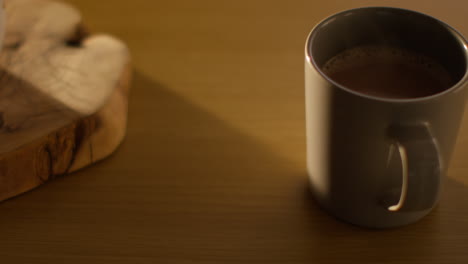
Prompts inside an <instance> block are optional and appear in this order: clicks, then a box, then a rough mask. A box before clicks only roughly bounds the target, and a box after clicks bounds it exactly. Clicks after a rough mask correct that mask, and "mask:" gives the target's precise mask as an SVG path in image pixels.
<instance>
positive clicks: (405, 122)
mask: <svg viewBox="0 0 468 264" xmlns="http://www.w3.org/2000/svg"><path fill="white" fill-rule="evenodd" d="M368 44H369V45H380V44H385V45H390V46H398V47H402V48H405V49H408V50H412V51H415V52H418V53H421V54H424V55H426V56H428V57H431V58H433V59H434V60H436V61H437V62H439V63H440V64H441V65H442V66H443V67H444V68H445V69H446V70H447V71H448V73H449V74H450V76H451V77H452V78H453V79H454V80H456V83H455V84H454V85H453V86H452V87H450V88H449V89H445V90H443V91H441V92H439V93H437V94H434V95H430V96H425V97H419V98H411V99H392V98H386V97H379V96H372V95H369V94H364V93H361V92H357V91H354V90H350V89H348V88H347V87H344V86H342V85H340V84H338V83H337V82H335V81H334V80H333V79H331V78H330V77H328V76H327V74H326V73H325V72H324V71H323V68H322V67H323V66H324V64H325V63H326V62H327V61H328V60H330V59H331V58H332V57H334V56H335V55H337V54H339V53H340V52H342V51H344V50H347V49H350V48H353V47H357V46H360V45H368ZM467 57H468V55H467V42H466V41H465V39H464V38H463V37H462V35H461V34H460V33H458V32H457V31H456V30H454V29H453V28H452V27H450V26H448V25H447V24H445V23H443V22H441V21H439V20H437V19H435V18H433V17H430V16H428V15H425V14H422V13H419V12H415V11H410V10H405V9H399V8H389V7H366V8H357V9H352V10H348V11H344V12H341V13H338V14H335V15H333V16H331V17H329V18H326V19H325V20H323V21H322V22H320V23H319V24H318V25H317V26H316V27H315V28H314V29H313V30H312V32H311V33H310V35H309V37H308V39H307V43H306V56H305V58H306V60H305V90H306V91H305V92H306V124H307V167H308V174H309V178H310V183H311V187H312V191H313V193H314V195H315V197H316V199H317V201H318V202H319V204H320V205H321V206H322V207H323V208H325V210H327V211H328V212H330V213H331V214H333V215H335V216H336V217H338V218H340V219H342V220H345V221H348V222H350V223H353V224H356V225H360V226H365V227H372V228H385V227H394V226H401V225H405V224H409V223H412V222H415V221H417V220H418V219H420V218H422V217H423V216H425V215H426V214H428V213H429V212H430V211H431V209H432V208H433V207H434V205H435V204H436V203H437V201H438V198H439V193H440V187H441V180H442V179H443V177H444V174H445V173H446V171H447V164H449V161H450V158H451V155H452V152H453V149H454V144H455V141H456V138H457V134H458V130H459V127H460V123H461V120H462V115H463V112H464V107H465V101H466V91H467V87H468V85H467V61H468V59H467ZM389 160H392V162H390V164H389Z"/></svg>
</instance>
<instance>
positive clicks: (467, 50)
mask: <svg viewBox="0 0 468 264" xmlns="http://www.w3.org/2000/svg"><path fill="white" fill-rule="evenodd" d="M366 9H367V10H369V9H374V10H379V9H386V10H396V11H400V12H401V11H405V12H411V13H414V14H417V15H421V16H425V17H427V18H429V19H432V20H434V21H436V22H438V23H440V25H442V26H443V27H444V28H445V29H446V30H447V31H448V32H449V33H450V34H451V35H453V36H454V37H455V38H456V39H457V40H458V42H459V44H460V48H461V49H462V51H463V54H464V59H465V65H466V67H465V73H464V75H463V77H462V78H461V79H460V80H459V81H458V82H456V83H455V84H453V85H452V86H450V87H449V88H447V89H445V90H443V91H442V92H439V93H436V94H432V95H428V96H422V97H415V98H387V97H380V96H374V95H370V94H366V93H362V92H358V91H355V90H352V89H349V88H347V87H346V86H344V85H341V84H339V83H338V82H336V81H335V80H333V79H332V78H330V77H329V76H328V75H327V74H325V72H323V71H322V69H321V68H320V67H319V66H318V65H317V62H316V61H315V59H314V57H313V56H312V43H313V41H312V40H314V38H315V36H316V34H317V31H318V29H319V28H320V27H321V26H322V25H324V24H326V23H328V22H329V21H332V20H334V19H335V18H336V17H339V16H342V15H344V14H347V13H349V12H352V11H359V10H366ZM305 54H306V61H307V63H308V64H309V65H311V66H312V67H313V68H314V69H315V70H316V71H317V72H318V73H319V74H320V75H321V77H322V78H324V79H325V80H326V81H327V82H329V83H331V84H332V85H333V86H336V87H338V88H339V89H341V90H343V91H345V92H348V93H351V94H353V95H356V96H359V97H363V98H366V99H371V100H375V101H383V102H390V103H415V102H424V101H429V100H432V99H438V98H440V97H443V96H444V95H446V94H450V93H455V92H458V91H459V90H460V89H461V88H462V87H463V85H464V84H465V83H466V82H467V81H468V42H467V40H466V39H465V38H464V37H463V35H462V34H461V33H460V32H459V31H458V30H456V29H455V28H453V27H452V26H450V25H449V24H447V23H445V22H443V21H441V20H439V19H437V18H435V17H433V16H430V15H427V14H424V13H422V12H419V11H414V10H410V9H405V8H399V7H388V6H367V7H357V8H351V9H346V10H343V11H340V12H337V13H335V14H332V15H330V16H328V17H326V18H324V19H323V20H321V21H320V22H319V23H317V25H315V26H314V28H313V29H312V30H311V31H310V33H309V35H308V36H307V41H306V46H305Z"/></svg>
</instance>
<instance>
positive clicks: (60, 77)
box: [0, 0, 131, 201]
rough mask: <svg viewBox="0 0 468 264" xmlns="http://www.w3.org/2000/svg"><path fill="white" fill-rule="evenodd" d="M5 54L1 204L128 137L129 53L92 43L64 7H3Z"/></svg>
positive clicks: (41, 2) (0, 80)
mask: <svg viewBox="0 0 468 264" xmlns="http://www.w3.org/2000/svg"><path fill="white" fill-rule="evenodd" d="M5 6H6V7H5V8H6V14H7V19H6V35H5V39H4V45H3V50H2V51H1V53H0V65H1V69H0V201H1V200H5V199H8V198H11V197H13V196H16V195H18V194H21V193H24V192H26V191H29V190H31V189H33V188H36V187H38V186H40V185H41V184H43V183H45V182H47V181H49V180H52V179H54V178H55V177H58V176H61V175H65V174H68V173H70V172H73V171H76V170H78V169H81V168H83V167H86V166H88V165H90V164H92V163H94V162H96V161H99V160H101V159H103V158H105V157H107V156H109V155H110V154H111V153H112V152H114V151H115V150H116V148H117V147H118V145H119V144H120V143H121V141H122V140H123V138H124V136H125V132H126V125H127V98H128V92H129V83H130V78H131V68H130V55H129V51H128V49H127V47H126V46H125V45H124V44H123V43H121V42H120V41H118V40H116V39H114V38H113V37H111V36H107V35H90V34H88V33H87V30H85V27H84V26H83V23H82V18H81V15H80V13H79V12H78V11H77V10H76V9H74V8H73V7H71V6H69V5H67V4H64V3H62V2H55V1H48V0H10V1H8V0H7V1H5Z"/></svg>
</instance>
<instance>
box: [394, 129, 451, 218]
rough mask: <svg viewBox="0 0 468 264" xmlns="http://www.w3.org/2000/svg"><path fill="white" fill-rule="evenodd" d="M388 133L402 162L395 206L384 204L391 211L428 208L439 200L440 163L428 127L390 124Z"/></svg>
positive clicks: (438, 154)
mask: <svg viewBox="0 0 468 264" xmlns="http://www.w3.org/2000/svg"><path fill="white" fill-rule="evenodd" d="M389 134H390V137H391V138H392V140H394V143H393V144H392V146H391V152H392V149H393V150H394V149H397V150H398V153H399V155H400V160H401V168H402V172H401V177H402V184H401V192H400V197H399V200H398V203H396V204H392V205H387V210H388V211H391V212H400V211H421V210H426V209H430V208H432V207H433V206H434V204H435V203H436V201H437V199H438V195H439V189H440V180H441V175H442V160H441V157H440V153H439V147H438V143H437V140H436V139H435V138H434V136H433V135H432V133H431V131H430V128H429V124H427V123H421V124H412V125H392V126H391V127H390V129H389Z"/></svg>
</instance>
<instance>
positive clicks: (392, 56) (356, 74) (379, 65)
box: [323, 46, 454, 99]
mask: <svg viewBox="0 0 468 264" xmlns="http://www.w3.org/2000/svg"><path fill="white" fill-rule="evenodd" d="M323 71H324V72H325V74H327V75H328V76H329V77H330V78H331V79H332V80H334V81H335V82H337V83H339V84H341V85H343V86H345V87H347V88H349V89H351V90H354V91H357V92H360V93H363V94H367V95H372V96H378V97H385V98H393V99H409V98H417V97H425V96H430V95H434V94H437V93H439V92H442V91H444V90H446V89H448V88H450V87H451V86H452V85H453V84H454V83H453V81H452V78H451V77H450V74H449V73H448V72H447V70H446V69H444V68H443V67H442V66H441V65H440V64H438V63H437V62H435V61H434V60H433V59H431V58H429V57H426V56H423V55H420V54H415V53H413V52H410V51H407V50H403V49H399V48H393V47H388V46H361V47H356V48H353V49H349V50H346V51H344V52H342V53H340V54H338V55H336V56H335V57H333V58H332V59H331V60H329V61H328V62H327V63H326V64H325V65H324V67H323Z"/></svg>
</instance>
